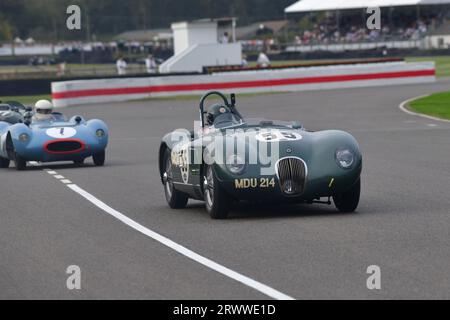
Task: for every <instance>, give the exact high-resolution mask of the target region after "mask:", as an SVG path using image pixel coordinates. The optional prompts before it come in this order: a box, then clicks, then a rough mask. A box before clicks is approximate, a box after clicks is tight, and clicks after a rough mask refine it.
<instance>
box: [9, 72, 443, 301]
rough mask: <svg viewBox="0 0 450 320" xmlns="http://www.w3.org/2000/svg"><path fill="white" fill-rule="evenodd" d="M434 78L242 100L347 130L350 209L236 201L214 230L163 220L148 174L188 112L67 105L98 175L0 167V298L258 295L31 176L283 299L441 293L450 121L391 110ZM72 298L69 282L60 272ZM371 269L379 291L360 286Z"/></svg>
mask: <svg viewBox="0 0 450 320" xmlns="http://www.w3.org/2000/svg"><path fill="white" fill-rule="evenodd" d="M449 85H450V81H448V80H441V81H439V82H438V83H435V84H426V85H409V86H395V87H379V88H359V89H346V90H330V91H318V92H303V93H289V94H273V95H259V96H247V97H241V98H239V97H238V102H239V106H240V107H239V108H240V110H241V112H242V113H243V114H244V116H245V115H246V116H249V117H264V118H269V119H270V118H273V119H278V120H294V119H296V120H300V121H302V122H303V123H304V124H305V126H306V127H307V128H308V129H312V130H320V129H330V128H333V129H343V130H347V131H349V132H350V133H352V134H353V135H355V137H356V138H357V139H358V140H359V142H360V145H361V148H362V150H363V154H364V161H365V163H364V171H363V192H362V200H361V205H360V207H359V210H358V212H356V213H354V214H339V213H337V212H336V211H335V209H334V207H328V206H326V205H315V206H307V205H298V206H286V207H284V206H281V207H280V206H274V207H270V206H264V207H252V206H249V205H241V206H239V207H237V208H235V210H234V211H233V213H232V218H231V219H230V220H226V221H213V220H211V219H210V218H209V216H208V215H207V214H206V212H205V210H204V207H203V206H202V204H201V203H196V202H192V203H190V205H189V207H188V208H187V209H186V210H180V211H173V210H170V209H169V208H168V207H167V205H166V203H165V199H164V194H163V189H162V186H161V184H160V180H159V177H158V167H157V151H158V146H159V143H160V139H161V137H162V136H163V135H164V134H165V133H167V132H169V131H171V130H173V129H176V128H183V127H186V128H191V127H192V125H193V120H194V119H197V102H196V101H195V100H187V101H179V100H177V101H169V100H152V101H142V102H133V103H126V104H125V103H122V104H110V105H95V106H83V107H73V108H70V109H66V110H64V112H65V113H67V114H68V115H74V114H82V115H85V116H86V117H88V118H93V117H99V118H102V119H104V120H105V121H106V122H107V123H108V124H109V126H110V129H111V144H110V148H109V150H108V155H107V165H106V166H105V167H102V168H96V167H93V166H92V165H91V161H89V162H88V163H87V164H86V165H85V166H83V167H74V166H73V165H52V166H45V167H42V168H41V167H32V168H30V169H29V170H28V171H26V172H16V171H15V170H14V168H13V167H11V168H10V169H8V170H2V171H1V172H0V177H1V178H0V179H1V180H0V181H1V183H0V299H270V297H269V296H268V295H266V294H264V293H263V292H261V291H258V290H255V289H254V288H252V287H250V286H248V285H246V284H244V283H241V282H238V281H236V280H235V279H232V278H230V277H227V276H226V275H224V274H221V273H218V272H216V271H214V270H212V269H210V268H208V267H206V266H205V265H202V264H199V263H197V262H196V261H194V260H191V259H188V258H187V257H186V256H183V255H181V254H179V253H178V252H176V251H174V250H173V249H171V248H168V247H166V246H164V245H162V244H161V243H160V242H157V241H155V240H154V239H152V238H150V237H148V236H146V235H144V234H142V233H140V232H137V231H136V230H135V229H133V228H131V227H130V226H129V225H127V224H124V223H123V222H121V221H119V220H117V219H116V218H114V217H113V216H111V215H109V214H107V213H106V212H105V211H103V210H101V209H100V208H98V207H96V206H95V205H94V204H93V203H91V202H89V201H87V200H86V199H85V198H83V197H82V196H80V195H79V194H77V193H75V192H74V191H72V190H71V189H69V188H68V187H67V186H66V185H64V184H63V183H62V182H61V181H60V180H58V179H57V178H55V177H54V176H52V175H51V174H49V173H47V172H45V171H43V170H42V169H43V168H47V167H49V168H51V169H54V170H55V171H56V172H57V173H58V174H59V175H62V176H64V177H65V178H66V179H69V180H70V181H71V182H72V183H74V184H76V185H77V186H79V187H80V188H82V189H83V190H85V191H87V192H89V193H90V194H91V195H93V196H95V197H96V198H98V199H100V200H101V201H103V202H104V203H105V204H107V205H108V206H110V207H111V208H114V209H115V210H118V211H119V212H120V213H122V214H123V215H125V216H126V217H128V218H130V219H133V220H134V221H136V222H138V223H139V224H141V225H142V226H143V227H145V228H148V229H150V230H153V231H155V232H157V233H159V234H160V235H163V236H165V237H167V238H169V239H171V240H173V241H175V242H176V243H178V244H180V245H182V246H184V247H186V248H188V249H190V250H192V251H194V252H195V253H197V254H200V255H202V256H203V257H206V258H208V259H211V260H213V261H215V262H216V263H218V264H220V265H222V266H225V267H227V268H230V269H231V270H233V271H235V272H238V273H240V274H242V275H245V276H247V277H248V278H250V279H253V280H255V281H258V282H260V283H262V284H265V285H267V286H269V287H271V288H274V289H276V290H278V291H279V292H282V293H284V294H286V295H287V296H290V297H293V298H295V299H406V298H414V299H415V298H417V299H432V298H437V299H449V298H450V271H449V270H450V268H449V266H450V232H449V230H450V196H449V195H450V192H449V183H450V123H444V122H439V121H433V120H429V119H424V118H420V117H416V116H412V115H408V114H405V113H404V112H402V111H400V110H399V108H398V105H399V104H400V103H401V102H402V101H404V100H406V99H408V98H411V97H415V96H419V95H423V94H427V93H431V92H437V91H444V90H448V88H449ZM69 265H78V266H80V268H81V270H82V289H81V290H75V291H70V290H68V289H67V288H66V279H67V277H68V275H67V274H66V268H67V267H68V266H69ZM370 265H378V266H380V268H381V272H382V273H381V274H382V289H381V290H375V291H370V290H368V289H367V287H366V279H367V277H368V275H367V274H366V269H367V267H368V266H370Z"/></svg>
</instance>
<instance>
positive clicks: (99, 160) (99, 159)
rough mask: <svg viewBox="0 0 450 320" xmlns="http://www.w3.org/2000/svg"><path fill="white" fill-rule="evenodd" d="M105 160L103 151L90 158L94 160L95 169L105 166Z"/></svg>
mask: <svg viewBox="0 0 450 320" xmlns="http://www.w3.org/2000/svg"><path fill="white" fill-rule="evenodd" d="M105 158H106V154H105V151H102V152H99V153H97V154H94V155H93V156H92V159H93V160H94V164H95V165H96V166H97V167H101V166H104V165H105Z"/></svg>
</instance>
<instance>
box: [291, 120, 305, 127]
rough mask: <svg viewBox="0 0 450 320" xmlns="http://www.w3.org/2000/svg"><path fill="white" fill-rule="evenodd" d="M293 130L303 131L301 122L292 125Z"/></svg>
mask: <svg viewBox="0 0 450 320" xmlns="http://www.w3.org/2000/svg"><path fill="white" fill-rule="evenodd" d="M292 129H303V125H302V124H301V123H300V122H298V121H295V122H293V123H292Z"/></svg>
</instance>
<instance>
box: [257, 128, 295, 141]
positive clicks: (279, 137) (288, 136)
mask: <svg viewBox="0 0 450 320" xmlns="http://www.w3.org/2000/svg"><path fill="white" fill-rule="evenodd" d="M302 139H303V137H302V135H301V134H299V133H297V132H294V131H283V130H270V131H265V132H261V133H259V134H258V135H256V140H258V141H262V142H280V141H297V140H302Z"/></svg>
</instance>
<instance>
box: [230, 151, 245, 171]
mask: <svg viewBox="0 0 450 320" xmlns="http://www.w3.org/2000/svg"><path fill="white" fill-rule="evenodd" d="M226 166H227V169H228V171H230V172H231V173H232V174H234V175H241V174H243V173H244V172H245V170H246V169H247V165H246V163H245V161H244V159H243V158H242V157H240V156H238V155H237V154H232V155H230V156H228V157H227V162H226Z"/></svg>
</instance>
